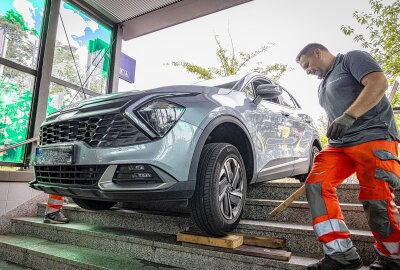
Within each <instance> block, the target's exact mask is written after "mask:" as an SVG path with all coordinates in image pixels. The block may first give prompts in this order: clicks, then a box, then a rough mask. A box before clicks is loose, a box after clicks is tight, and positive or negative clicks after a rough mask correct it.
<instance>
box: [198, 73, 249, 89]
mask: <svg viewBox="0 0 400 270" xmlns="http://www.w3.org/2000/svg"><path fill="white" fill-rule="evenodd" d="M242 77H243V75H232V76H227V77H220V78H214V79H210V80H204V81H200V82H196V83H194V84H195V85H201V86H214V87H220V88H226V89H232V87H233V86H234V85H235V84H236V83H237V82H238V81H239V80H240V79H241V78H242Z"/></svg>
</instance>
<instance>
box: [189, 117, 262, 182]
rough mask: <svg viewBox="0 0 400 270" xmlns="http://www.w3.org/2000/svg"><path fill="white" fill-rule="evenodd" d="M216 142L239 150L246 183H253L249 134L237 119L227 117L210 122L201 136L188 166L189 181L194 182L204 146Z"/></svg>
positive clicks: (252, 158)
mask: <svg viewBox="0 0 400 270" xmlns="http://www.w3.org/2000/svg"><path fill="white" fill-rule="evenodd" d="M216 142H225V143H230V144H232V145H234V146H235V147H236V148H237V149H238V150H239V153H240V154H241V156H242V158H243V162H244V164H245V167H246V177H247V182H249V183H250V182H253V180H254V178H255V177H256V175H257V174H256V172H255V169H256V166H255V151H254V145H253V141H252V140H251V137H250V133H249V131H248V130H247V128H246V126H245V125H244V124H243V123H242V122H241V121H240V120H239V119H237V118H236V117H233V116H227V115H223V116H219V117H218V118H216V119H214V120H213V121H211V122H210V123H209V124H208V125H207V127H206V128H205V129H204V131H203V133H202V134H201V136H200V138H199V140H198V141H197V144H196V147H195V150H194V153H193V157H192V161H191V164H190V170H189V180H191V181H193V180H196V177H197V167H198V164H199V160H200V155H201V151H202V149H203V147H204V145H205V144H206V143H216ZM243 142H244V143H243Z"/></svg>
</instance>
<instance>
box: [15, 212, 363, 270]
mask: <svg viewBox="0 0 400 270" xmlns="http://www.w3.org/2000/svg"><path fill="white" fill-rule="evenodd" d="M13 223H14V225H13V228H14V232H15V234H18V235H28V236H34V237H36V238H44V239H47V240H50V241H53V242H62V243H67V244H70V245H74V246H80V247H85V248H91V249H94V248H95V249H98V250H101V251H107V252H108V253H113V254H118V255H121V256H126V257H135V258H137V259H141V260H150V261H153V262H156V263H159V264H164V265H171V266H176V267H182V268H185V269H211V270H212V269H218V270H222V269H229V270H230V269H238V270H242V269H252V270H258V269H271V270H272V269H280V270H283V269H296V270H297V269H299V270H300V269H306V266H307V265H309V264H311V263H314V262H316V261H317V260H316V259H311V258H307V257H303V256H292V258H291V260H290V261H289V262H283V261H277V260H268V259H264V258H259V257H251V256H245V255H238V254H232V253H225V252H218V251H210V250H206V249H201V248H194V247H183V246H182V245H181V244H180V243H178V242H176V236H175V235H171V234H161V233H149V232H143V231H133V230H126V229H120V228H111V227H104V226H98V225H90V224H85V223H75V222H74V223H70V224H62V225H49V224H44V223H42V219H41V218H19V219H14V220H13ZM364 269H367V268H364Z"/></svg>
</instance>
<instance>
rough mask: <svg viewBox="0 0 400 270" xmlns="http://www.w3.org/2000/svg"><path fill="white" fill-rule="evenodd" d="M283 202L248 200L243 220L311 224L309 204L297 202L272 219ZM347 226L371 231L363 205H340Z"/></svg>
mask: <svg viewBox="0 0 400 270" xmlns="http://www.w3.org/2000/svg"><path fill="white" fill-rule="evenodd" d="M282 202H283V201H282V200H260V199H247V201H246V206H245V208H244V213H243V216H242V218H245V219H252V220H264V221H276V222H280V223H293V224H303V225H310V224H311V211H310V207H309V205H308V203H307V202H304V201H295V202H293V203H292V204H291V205H290V206H289V207H288V208H287V209H285V211H283V212H281V213H280V214H278V215H276V216H275V217H273V218H272V217H270V216H269V212H271V211H272V210H273V209H274V208H275V207H277V206H278V205H279V204H280V203H282ZM340 206H341V209H342V213H343V215H344V217H345V221H346V224H347V226H348V227H349V228H350V229H356V230H369V227H368V223H367V218H366V216H365V213H364V209H363V207H362V205H361V204H349V203H342V204H340Z"/></svg>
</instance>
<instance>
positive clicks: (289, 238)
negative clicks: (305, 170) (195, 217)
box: [237, 219, 375, 265]
mask: <svg viewBox="0 0 400 270" xmlns="http://www.w3.org/2000/svg"><path fill="white" fill-rule="evenodd" d="M237 230H238V231H239V232H241V233H245V234H251V235H259V236H269V237H278V238H284V239H286V246H287V248H288V250H290V251H292V252H294V253H296V254H304V255H306V256H307V257H312V258H320V257H322V256H323V254H322V245H321V244H320V243H319V242H318V241H317V238H316V236H315V234H314V231H313V229H312V227H311V226H307V225H299V224H289V223H278V222H270V221H256V220H248V219H243V220H241V222H240V224H239V227H238V229H237ZM350 232H351V239H352V241H353V244H354V246H355V247H356V248H357V250H358V252H359V254H360V256H361V257H362V259H363V261H364V264H365V265H369V264H370V263H372V262H373V261H374V260H375V253H374V248H373V244H374V242H375V240H374V238H373V236H372V233H370V232H369V231H364V230H350Z"/></svg>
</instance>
